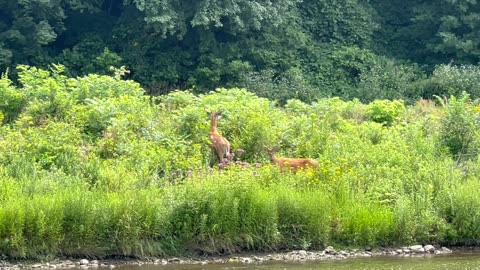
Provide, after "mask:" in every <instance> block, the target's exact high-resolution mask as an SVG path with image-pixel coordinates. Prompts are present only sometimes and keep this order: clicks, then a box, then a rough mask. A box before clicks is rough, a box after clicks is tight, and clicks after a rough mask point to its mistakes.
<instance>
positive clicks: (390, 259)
mask: <svg viewBox="0 0 480 270" xmlns="http://www.w3.org/2000/svg"><path fill="white" fill-rule="evenodd" d="M115 269H118V270H174V269H178V270H237V269H238V270H240V269H257V270H284V269H292V270H317V269H335V270H336V269H342V270H343V269H345V270H347V269H348V270H360V269H362V270H364V269H365V270H366V269H368V270H385V269H387V270H388V269H390V270H397V269H398V270H400V269H401V270H413V269H415V270H416V269H418V270H420V269H421V270H433V269H435V270H437V269H449V270H450V269H454V270H457V269H468V270H471V269H478V270H480V253H479V252H454V253H452V254H447V255H436V256H421V257H397V256H376V257H372V258H350V259H344V260H333V261H328V260H327V261H315V262H288V263H279V262H263V263H260V264H231V263H229V264H207V265H141V266H134V265H125V266H119V267H118V268H115Z"/></svg>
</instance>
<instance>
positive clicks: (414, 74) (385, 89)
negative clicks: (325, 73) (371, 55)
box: [351, 58, 422, 102]
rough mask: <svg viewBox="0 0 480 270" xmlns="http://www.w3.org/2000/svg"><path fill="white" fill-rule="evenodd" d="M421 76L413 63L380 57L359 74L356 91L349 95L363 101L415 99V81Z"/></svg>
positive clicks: (416, 95)
mask: <svg viewBox="0 0 480 270" xmlns="http://www.w3.org/2000/svg"><path fill="white" fill-rule="evenodd" d="M421 78H422V76H421V73H420V71H419V70H418V68H416V67H415V66H413V65H410V66H409V65H402V64H397V63H395V62H394V61H392V60H389V59H386V58H380V59H379V61H378V63H377V64H376V65H374V66H373V67H372V68H371V69H369V70H368V71H365V72H362V73H361V74H360V78H359V83H358V87H357V92H356V93H352V94H351V97H355V98H358V99H360V100H361V101H363V102H371V101H373V100H375V99H390V100H394V99H405V98H409V99H417V98H418V93H415V92H416V89H415V87H416V85H415V82H416V81H417V80H419V79H421Z"/></svg>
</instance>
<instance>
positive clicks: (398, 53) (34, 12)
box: [0, 0, 480, 103]
mask: <svg viewBox="0 0 480 270" xmlns="http://www.w3.org/2000/svg"><path fill="white" fill-rule="evenodd" d="M479 10H480V3H477V1H468V0H461V1H452V0H439V1H435V3H433V2H431V1H418V0H416V1H413V0H402V1H399V0H388V1H385V0H372V1H367V0H304V1H299V0H276V1H272V0H257V1H252V0H237V1H226V0H152V1H144V0H124V1H121V0H44V1H17V0H1V1H0V70H2V71H5V70H6V68H10V69H9V70H10V71H9V72H10V74H11V75H12V76H15V72H16V71H15V69H14V67H16V65H18V64H27V65H31V66H37V67H44V68H45V67H47V66H48V65H50V64H52V63H58V64H63V65H65V66H66V67H67V70H66V75H68V76H78V75H85V74H88V73H99V74H110V73H111V72H110V71H109V67H110V66H115V67H119V66H122V65H125V66H126V68H127V69H128V70H130V71H131V73H130V74H129V75H128V77H127V78H129V79H133V80H135V81H138V82H140V83H141V85H142V86H143V87H144V88H145V89H146V90H147V92H148V93H149V94H165V93H168V92H170V91H171V90H173V89H194V92H195V93H206V92H208V91H210V90H212V89H215V88H216V87H246V88H247V89H249V90H250V91H252V92H255V93H256V94H257V95H259V96H262V97H268V98H271V99H277V100H279V101H280V102H281V103H284V102H285V101H286V100H287V99H289V98H298V99H300V100H302V101H305V102H310V101H313V100H315V99H317V98H320V97H329V96H339V97H341V98H345V99H351V98H359V99H360V100H361V101H371V100H373V99H374V98H380V99H381V98H389V99H394V98H403V99H405V100H409V99H410V100H411V99H418V97H424V98H428V97H431V96H432V95H434V94H446V93H449V94H459V93H460V92H461V91H463V90H465V89H458V88H456V89H455V90H452V89H450V88H449V85H448V81H446V80H445V76H446V75H447V74H458V73H461V75H462V77H469V78H470V79H472V80H475V81H473V82H472V81H470V82H463V83H464V84H468V85H464V87H465V88H468V90H469V92H470V94H472V97H473V98H476V97H477V96H478V94H477V93H472V91H470V90H471V86H472V85H477V84H478V79H476V78H475V77H477V76H476V74H477V73H478V67H477V66H476V65H477V63H478V56H479V54H480V48H479V44H480V35H478V31H479V30H480V13H479ZM472 65H474V66H472ZM476 87H478V86H476ZM271 89H275V90H274V91H273V90H271ZM476 91H480V90H478V89H477V90H476Z"/></svg>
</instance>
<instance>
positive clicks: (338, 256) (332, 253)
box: [0, 245, 452, 270]
mask: <svg viewBox="0 0 480 270" xmlns="http://www.w3.org/2000/svg"><path fill="white" fill-rule="evenodd" d="M451 252H452V251H451V250H450V249H449V248H446V247H441V248H436V247H434V246H433V245H425V246H422V245H413V246H408V247H401V248H381V249H370V248H366V249H363V250H360V249H345V250H336V249H335V248H333V247H330V246H329V247H327V248H326V249H325V250H322V251H306V250H294V251H290V252H283V253H262V254H242V255H230V256H208V257H201V258H193V257H192V258H180V257H178V258H177V257H171V258H164V259H146V260H135V259H113V260H87V259H81V260H52V261H50V262H36V263H28V262H7V261H0V270H19V269H38V270H39V269H67V268H80V269H95V268H109V269H112V268H115V267H117V266H121V265H128V264H130V265H144V264H154V265H168V264H201V265H206V264H228V263H245V264H249V263H262V262H267V261H271V262H282V261H283V262H295V261H315V260H343V259H348V258H358V257H372V256H434V255H439V254H448V253H451Z"/></svg>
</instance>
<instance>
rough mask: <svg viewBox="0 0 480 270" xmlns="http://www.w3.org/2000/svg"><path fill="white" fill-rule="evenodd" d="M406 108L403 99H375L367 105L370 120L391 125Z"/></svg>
mask: <svg viewBox="0 0 480 270" xmlns="http://www.w3.org/2000/svg"><path fill="white" fill-rule="evenodd" d="M404 110H405V105H404V103H403V101H402V100H394V101H390V100H375V101H373V102H372V103H370V104H369V105H368V106H367V114H368V116H369V118H370V120H372V121H374V122H377V123H381V124H386V125H391V124H392V123H393V121H395V120H396V119H397V117H398V116H400V115H401V114H402V113H403V112H404Z"/></svg>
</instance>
